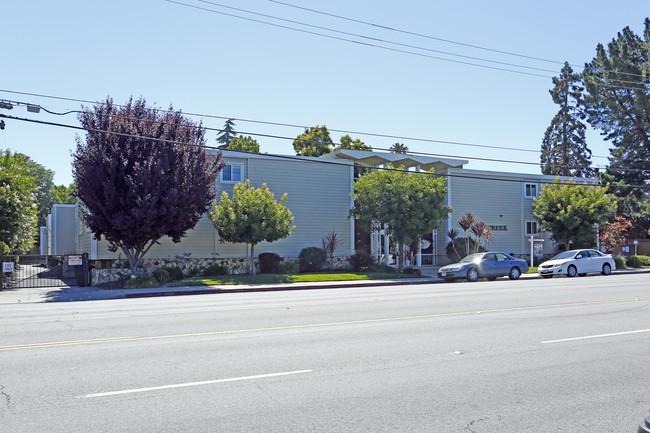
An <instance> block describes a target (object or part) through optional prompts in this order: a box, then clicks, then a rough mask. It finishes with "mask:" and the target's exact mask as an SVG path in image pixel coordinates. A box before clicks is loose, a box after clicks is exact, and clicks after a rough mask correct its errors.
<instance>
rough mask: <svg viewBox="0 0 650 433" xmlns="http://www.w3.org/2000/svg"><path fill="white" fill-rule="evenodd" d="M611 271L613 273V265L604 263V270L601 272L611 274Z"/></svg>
mask: <svg viewBox="0 0 650 433" xmlns="http://www.w3.org/2000/svg"><path fill="white" fill-rule="evenodd" d="M611 273H612V267H611V266H610V265H609V263H605V264H604V265H603V271H602V272H601V274H603V275H609V274H611Z"/></svg>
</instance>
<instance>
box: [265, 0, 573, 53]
mask: <svg viewBox="0 0 650 433" xmlns="http://www.w3.org/2000/svg"><path fill="white" fill-rule="evenodd" d="M268 1H270V2H272V3H277V4H281V5H284V6H289V7H292V8H296V9H302V10H305V11H308V12H313V13H316V14H320V15H327V16H329V17H333V18H338V19H342V20H346V21H351V22H354V23H359V24H365V25H367V26H372V27H377V28H381V29H384V30H390V31H392V32H398V33H404V34H407V35H411V36H418V37H421V38H426V39H432V40H435V41H440V42H446V43H449V44H455V45H460V46H463V47H469V48H475V49H477V50H483V51H490V52H493V53H498V54H506V55H508V56H515V57H522V58H526V59H531V60H539V61H541V62H547V63H555V64H561V65H562V64H564V62H560V61H557V60H549V59H543V58H540V57H533V56H527V55H524V54H517V53H512V52H509V51H502V50H496V49H493V48H486V47H482V46H479V45H472V44H467V43H463V42H458V41H453V40H451V39H443V38H439V37H436V36H431V35H425V34H422V33H417V32H412V31H408V30H403V29H398V28H395V27H390V26H385V25H381V24H376V23H371V22H368V21H362V20H358V19H354V18H349V17H345V16H341V15H336V14H332V13H328V12H323V11H319V10H316V9H310V8H306V7H303V6H298V5H294V4H291V3H286V2H281V1H277V0H268Z"/></svg>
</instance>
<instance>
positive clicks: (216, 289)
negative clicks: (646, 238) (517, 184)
mask: <svg viewBox="0 0 650 433" xmlns="http://www.w3.org/2000/svg"><path fill="white" fill-rule="evenodd" d="M647 273H650V269H648V270H646V269H643V270H631V269H621V270H614V271H613V272H612V275H625V274H647ZM534 278H539V275H538V274H524V275H522V279H534ZM440 283H445V281H443V280H440V279H438V278H437V277H429V278H422V279H403V280H377V281H368V282H346V281H332V282H331V283H330V284H327V285H325V284H323V285H314V284H299V283H292V284H291V285H280V284H277V285H275V286H270V285H269V286H261V287H240V288H232V289H231V288H223V286H213V288H200V289H188V290H172V291H162V290H159V291H154V292H142V293H134V292H131V293H125V294H124V298H153V297H161V296H189V295H215V294H220V293H255V292H280V291H291V290H323V289H348V288H356V287H378V286H406V285H411V284H418V285H419V284H440ZM234 287H236V286H234ZM145 290H146V289H145Z"/></svg>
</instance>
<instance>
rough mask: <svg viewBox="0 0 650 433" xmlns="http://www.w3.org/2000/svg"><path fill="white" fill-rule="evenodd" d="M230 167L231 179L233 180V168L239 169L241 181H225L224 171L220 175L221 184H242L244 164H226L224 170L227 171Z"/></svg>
mask: <svg viewBox="0 0 650 433" xmlns="http://www.w3.org/2000/svg"><path fill="white" fill-rule="evenodd" d="M228 166H230V167H231V169H230V177H231V178H232V167H239V170H240V179H238V180H224V178H223V172H224V170H223V169H222V170H221V172H220V173H219V178H220V181H221V183H241V182H243V181H244V164H226V165H225V166H224V167H223V168H224V169H225V168H226V167H228Z"/></svg>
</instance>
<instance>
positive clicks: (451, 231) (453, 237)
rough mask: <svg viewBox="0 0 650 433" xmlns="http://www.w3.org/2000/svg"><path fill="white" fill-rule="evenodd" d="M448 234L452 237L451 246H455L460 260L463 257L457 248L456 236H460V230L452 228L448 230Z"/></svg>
mask: <svg viewBox="0 0 650 433" xmlns="http://www.w3.org/2000/svg"><path fill="white" fill-rule="evenodd" d="M447 236H448V237H449V239H451V246H452V247H453V248H454V252H455V253H456V255H457V256H458V260H460V259H462V257H461V256H460V254H458V250H457V249H456V238H457V237H458V230H456V229H451V230H449V231H448V232H447Z"/></svg>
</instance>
